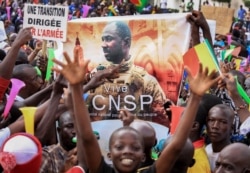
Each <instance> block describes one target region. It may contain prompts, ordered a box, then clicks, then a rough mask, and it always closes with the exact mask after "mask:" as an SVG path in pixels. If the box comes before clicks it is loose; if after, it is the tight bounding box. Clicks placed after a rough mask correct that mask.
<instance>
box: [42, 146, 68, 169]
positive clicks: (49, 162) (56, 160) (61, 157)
mask: <svg viewBox="0 0 250 173" xmlns="http://www.w3.org/2000/svg"><path fill="white" fill-rule="evenodd" d="M67 154H68V152H67V151H65V150H64V149H63V148H62V147H61V145H60V144H55V145H50V146H47V147H44V148H43V157H42V165H41V168H40V173H60V172H61V171H62V170H63V169H64V164H65V161H66V159H67Z"/></svg>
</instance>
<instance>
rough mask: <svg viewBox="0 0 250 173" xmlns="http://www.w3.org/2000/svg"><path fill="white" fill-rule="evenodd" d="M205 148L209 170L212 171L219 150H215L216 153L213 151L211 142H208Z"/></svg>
mask: <svg viewBox="0 0 250 173" xmlns="http://www.w3.org/2000/svg"><path fill="white" fill-rule="evenodd" d="M205 149H206V152H207V156H208V160H209V164H210V168H211V171H212V172H214V170H215V163H216V160H217V158H218V156H219V153H220V152H217V153H215V152H213V148H212V144H208V145H207V146H206V148H205Z"/></svg>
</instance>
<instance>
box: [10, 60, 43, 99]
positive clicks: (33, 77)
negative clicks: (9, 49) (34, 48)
mask: <svg viewBox="0 0 250 173" xmlns="http://www.w3.org/2000/svg"><path fill="white" fill-rule="evenodd" d="M12 78H16V79H19V80H21V81H23V82H24V83H25V85H26V86H25V87H24V88H22V89H21V90H20V92H19V95H20V96H21V97H23V98H27V97H29V96H31V95H32V94H35V93H36V92H37V91H39V90H40V89H41V87H42V85H43V79H42V77H41V76H40V75H38V73H37V71H36V69H35V68H34V67H33V66H32V65H30V64H19V65H16V66H15V67H14V69H13V73H12Z"/></svg>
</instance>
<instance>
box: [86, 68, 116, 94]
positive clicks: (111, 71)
mask: <svg viewBox="0 0 250 173" xmlns="http://www.w3.org/2000/svg"><path fill="white" fill-rule="evenodd" d="M119 67H120V66H112V67H109V68H106V69H104V70H100V71H97V72H96V73H95V74H94V75H93V77H92V78H91V79H90V81H89V82H88V83H87V85H86V86H87V90H89V89H94V88H96V87H98V86H100V85H102V84H103V83H104V82H105V81H106V80H110V79H114V78H118V77H119V71H118V70H119Z"/></svg>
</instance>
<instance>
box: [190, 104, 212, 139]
mask: <svg viewBox="0 0 250 173" xmlns="http://www.w3.org/2000/svg"><path fill="white" fill-rule="evenodd" d="M207 114H208V112H207V111H206V109H205V108H204V106H203V105H199V108H198V111H197V113H196V117H195V121H194V123H193V127H192V129H191V132H190V135H189V137H190V139H191V140H192V142H194V141H196V140H199V139H200V137H201V133H202V129H203V127H204V126H205V125H206V118H207Z"/></svg>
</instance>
